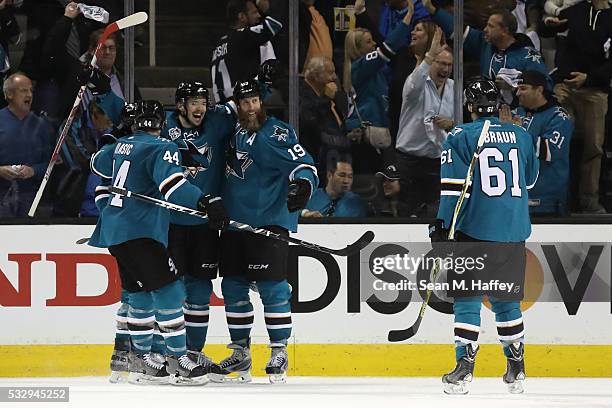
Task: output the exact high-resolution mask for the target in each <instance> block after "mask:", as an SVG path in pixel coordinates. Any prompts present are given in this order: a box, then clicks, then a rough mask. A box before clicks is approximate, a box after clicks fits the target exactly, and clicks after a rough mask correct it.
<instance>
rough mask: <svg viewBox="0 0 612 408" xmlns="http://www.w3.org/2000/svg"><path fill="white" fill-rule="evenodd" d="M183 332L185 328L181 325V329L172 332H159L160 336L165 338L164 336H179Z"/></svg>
mask: <svg viewBox="0 0 612 408" xmlns="http://www.w3.org/2000/svg"><path fill="white" fill-rule="evenodd" d="M183 334H185V328H184V327H183V328H182V329H181V330H177V331H173V332H168V333H161V335H162V337H163V338H164V339H165V338H166V337H174V336H180V335H183Z"/></svg>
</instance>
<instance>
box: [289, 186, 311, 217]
mask: <svg viewBox="0 0 612 408" xmlns="http://www.w3.org/2000/svg"><path fill="white" fill-rule="evenodd" d="M311 193H312V186H311V185H310V181H308V180H306V179H301V178H299V179H296V180H293V181H291V182H289V191H288V193H287V209H288V210H289V212H294V211H298V210H303V209H304V208H306V204H308V200H310V194H311Z"/></svg>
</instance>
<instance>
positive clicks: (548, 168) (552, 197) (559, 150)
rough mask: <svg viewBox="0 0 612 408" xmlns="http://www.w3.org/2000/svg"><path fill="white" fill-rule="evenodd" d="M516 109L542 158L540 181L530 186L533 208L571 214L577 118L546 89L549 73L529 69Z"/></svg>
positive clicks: (539, 211) (543, 212)
mask: <svg viewBox="0 0 612 408" xmlns="http://www.w3.org/2000/svg"><path fill="white" fill-rule="evenodd" d="M516 96H517V97H518V100H519V104H520V106H519V107H518V108H517V111H516V113H517V114H518V116H519V117H520V119H521V123H522V125H523V127H524V128H525V129H526V130H527V131H528V132H529V133H530V134H531V136H532V137H533V143H534V145H535V146H536V153H537V155H538V158H539V160H540V175H539V176H538V182H537V183H536V185H535V186H534V187H533V188H532V189H531V190H529V202H530V203H529V204H530V205H529V211H530V212H531V213H532V214H537V215H568V214H569V208H568V196H569V183H570V162H569V161H570V142H571V139H572V134H573V132H574V121H573V120H572V119H571V118H570V116H569V114H568V113H567V111H566V110H565V109H563V108H562V107H561V106H560V105H559V104H558V103H557V101H556V100H555V99H554V97H553V96H552V94H551V93H550V92H548V91H547V90H546V76H544V74H542V73H540V72H538V71H525V72H523V74H522V75H521V79H520V80H519V85H518V89H517V91H516Z"/></svg>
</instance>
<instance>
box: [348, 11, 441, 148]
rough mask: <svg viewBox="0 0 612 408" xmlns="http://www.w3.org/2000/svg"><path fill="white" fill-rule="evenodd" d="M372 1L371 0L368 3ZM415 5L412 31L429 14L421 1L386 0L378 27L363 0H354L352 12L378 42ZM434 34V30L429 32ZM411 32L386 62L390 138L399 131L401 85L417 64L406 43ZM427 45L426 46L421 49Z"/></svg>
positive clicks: (400, 21) (381, 40) (382, 40)
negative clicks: (387, 62) (353, 10)
mask: <svg viewBox="0 0 612 408" xmlns="http://www.w3.org/2000/svg"><path fill="white" fill-rule="evenodd" d="M409 1H410V2H412V3H414V6H412V5H409V4H408V2H409ZM371 3H372V1H370V4H371ZM412 7H414V14H413V16H412V20H411V25H410V29H411V31H412V32H414V30H413V26H414V25H415V24H416V25H417V26H418V25H419V24H421V23H418V21H419V20H421V21H422V19H423V18H426V17H429V13H428V12H427V10H425V7H423V4H422V3H421V2H420V1H416V2H415V1H414V0H386V1H385V4H384V5H383V9H382V10H381V16H380V30H379V27H377V26H375V24H374V23H373V22H372V21H371V19H370V17H369V15H368V14H369V13H367V12H366V2H365V0H356V1H355V15H356V24H357V27H363V28H366V29H368V30H369V31H370V33H371V34H372V37H373V38H374V41H375V42H376V43H378V44H380V43H382V42H384V40H385V38H386V37H387V36H388V35H389V34H390V33H391V32H392V31H393V30H394V29H395V28H396V27H397V26H398V25H399V24H402V19H403V18H404V17H405V16H406V14H407V13H408V12H410V10H411V8H412ZM432 35H433V33H432ZM410 40H411V36H410V35H407V36H406V37H405V38H402V42H401V45H400V46H399V48H398V49H397V51H396V55H395V57H394V58H392V59H391V61H390V62H389V64H388V65H387V66H386V67H385V69H384V71H383V72H384V73H385V78H386V79H387V83H388V85H389V96H388V100H389V109H388V116H389V130H390V133H391V136H392V140H395V138H396V137H397V133H398V123H399V115H400V110H401V107H402V87H403V85H404V82H405V81H406V78H407V77H408V75H410V73H411V72H412V71H413V70H414V67H415V66H416V59H415V58H414V54H413V50H412V47H411V46H409V44H410ZM427 49H429V48H428V47H427V48H426V49H425V50H424V51H423V54H424V53H425V51H427Z"/></svg>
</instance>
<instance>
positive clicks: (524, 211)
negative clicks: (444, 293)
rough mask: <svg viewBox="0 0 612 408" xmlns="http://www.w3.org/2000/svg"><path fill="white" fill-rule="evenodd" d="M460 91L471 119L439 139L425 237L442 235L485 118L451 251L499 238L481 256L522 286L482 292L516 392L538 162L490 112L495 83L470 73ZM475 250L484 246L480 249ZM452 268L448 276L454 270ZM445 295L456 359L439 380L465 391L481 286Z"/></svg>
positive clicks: (529, 146) (526, 143)
mask: <svg viewBox="0 0 612 408" xmlns="http://www.w3.org/2000/svg"><path fill="white" fill-rule="evenodd" d="M465 97H466V101H467V108H468V110H469V111H470V112H471V115H472V119H473V120H474V122H472V123H468V124H465V125H461V126H457V127H456V128H455V129H454V130H453V131H452V132H451V133H450V134H449V136H448V139H447V140H446V142H445V143H444V145H443V151H442V156H441V191H440V208H439V211H438V217H437V218H438V220H437V221H436V222H435V223H434V224H432V225H431V226H430V237H431V240H432V243H434V248H435V247H436V243H437V241H445V240H447V239H448V229H449V228H451V223H452V219H453V213H454V210H455V205H456V203H457V200H458V198H459V196H460V194H461V193H460V192H461V189H462V187H463V183H464V182H465V179H466V174H467V171H468V166H469V164H470V161H471V159H472V157H473V156H474V153H475V151H476V146H477V142H478V139H479V137H480V134H481V131H482V129H483V124H484V121H485V120H488V121H490V124H491V125H490V128H489V132H488V135H487V137H486V139H485V143H484V145H483V149H482V151H481V152H480V156H479V158H478V160H477V162H476V164H475V165H474V168H475V170H474V173H473V177H472V184H471V187H470V188H469V189H468V194H466V195H465V200H464V201H463V203H462V205H461V208H460V211H459V216H458V218H457V221H456V224H455V231H456V234H455V240H456V241H457V242H458V243H455V244H454V249H453V253H454V255H455V256H457V254H456V252H458V251H460V250H463V248H465V247H466V246H470V245H471V247H472V248H476V250H479V249H482V248H483V247H485V246H486V245H487V244H488V245H489V246H487V248H491V246H490V244H491V243H492V242H494V243H504V244H503V245H501V244H496V245H497V248H498V249H499V250H500V252H499V253H498V254H496V256H490V257H489V259H487V262H491V264H493V263H494V264H495V267H494V268H492V269H493V271H491V272H489V273H495V272H500V273H503V274H504V276H502V277H501V278H502V279H506V278H507V279H508V280H510V279H512V280H514V281H515V282H516V281H518V282H519V284H520V292H519V293H516V294H513V296H509V297H506V296H505V295H504V294H500V293H498V292H495V293H493V292H486V293H484V294H487V295H488V296H489V300H490V301H491V304H492V308H493V312H494V313H495V321H496V325H497V332H498V335H499V339H500V341H501V343H502V344H503V349H504V354H505V356H506V357H507V369H506V373H505V374H504V376H503V380H504V382H505V383H506V384H508V387H509V391H510V392H513V393H517V392H522V381H523V380H524V378H525V368H524V362H523V353H524V347H523V337H524V332H523V318H522V313H521V310H520V298H522V291H523V284H522V283H524V282H523V281H524V273H525V242H524V241H525V240H526V239H527V238H528V237H529V235H530V233H531V222H530V219H529V209H528V192H527V190H528V189H530V188H531V187H533V185H534V184H535V182H536V180H537V176H538V165H539V163H538V159H537V156H536V154H535V148H534V145H533V142H532V138H531V135H529V133H527V132H526V131H525V130H524V129H523V128H521V127H519V126H516V125H513V124H507V123H501V122H500V121H499V119H497V118H496V117H495V116H496V115H497V113H498V109H499V98H500V96H499V90H498V89H497V87H496V85H495V83H493V82H492V81H488V80H479V81H475V82H473V83H471V84H470V85H469V86H468V88H467V89H466V91H465ZM500 220H503V221H500ZM479 256H482V254H481V253H479ZM498 264H499V268H498V267H497V265H498ZM489 269H491V268H489ZM451 272H452V271H451ZM451 272H449V280H451V276H453V273H451ZM460 272H461V271H457V272H456V273H454V277H453V278H452V279H460V277H461V275H460ZM476 272H478V271H476ZM506 275H507V276H506ZM477 276H479V277H480V278H481V281H482V279H484V275H483V274H481V275H477ZM453 281H454V280H453ZM502 281H503V280H502ZM473 287H474V286H472V288H473ZM468 288H469V287H468ZM449 295H450V296H453V297H454V304H453V311H454V314H455V324H454V333H455V350H456V360H457V366H456V368H455V369H454V370H453V371H451V372H450V373H448V374H446V375H444V376H443V378H442V381H443V383H444V389H445V392H447V393H460V394H465V393H467V392H468V384H469V382H470V381H471V380H472V376H473V370H474V361H475V357H476V352H477V351H478V344H477V341H478V333H479V331H480V309H481V304H482V295H483V293H481V292H478V291H470V290H468V291H462V292H461V291H457V293H453V292H452V291H449ZM502 297H503V298H502Z"/></svg>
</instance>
